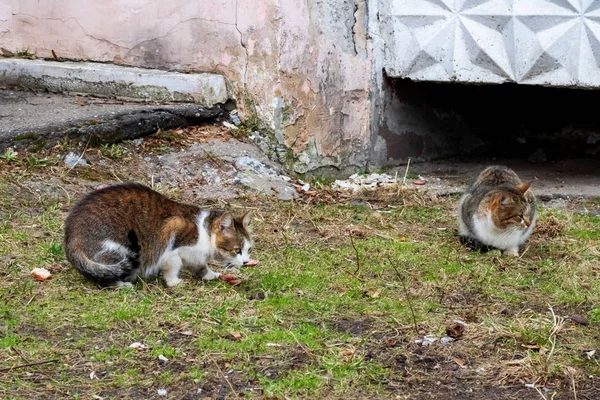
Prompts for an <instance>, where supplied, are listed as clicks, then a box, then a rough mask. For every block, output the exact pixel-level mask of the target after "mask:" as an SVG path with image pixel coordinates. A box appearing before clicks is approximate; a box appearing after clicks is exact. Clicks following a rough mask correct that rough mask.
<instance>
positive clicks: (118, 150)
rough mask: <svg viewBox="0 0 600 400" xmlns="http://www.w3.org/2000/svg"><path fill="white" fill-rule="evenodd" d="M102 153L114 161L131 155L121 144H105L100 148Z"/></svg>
mask: <svg viewBox="0 0 600 400" xmlns="http://www.w3.org/2000/svg"><path fill="white" fill-rule="evenodd" d="M100 152H101V153H102V155H103V156H106V157H109V158H112V159H113V160H118V159H121V158H123V157H125V156H127V155H128V154H129V150H127V148H126V147H125V146H123V145H120V144H116V143H113V144H103V145H101V146H100Z"/></svg>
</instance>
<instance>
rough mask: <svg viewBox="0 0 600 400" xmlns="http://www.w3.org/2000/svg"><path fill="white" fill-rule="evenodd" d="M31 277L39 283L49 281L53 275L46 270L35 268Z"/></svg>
mask: <svg viewBox="0 0 600 400" xmlns="http://www.w3.org/2000/svg"><path fill="white" fill-rule="evenodd" d="M31 275H32V276H33V278H34V279H35V280H37V281H47V280H48V279H50V278H52V274H51V273H50V271H48V270H47V269H46V268H34V269H33V270H32V271H31Z"/></svg>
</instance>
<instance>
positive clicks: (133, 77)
mask: <svg viewBox="0 0 600 400" xmlns="http://www.w3.org/2000/svg"><path fill="white" fill-rule="evenodd" d="M0 86H8V87H11V86H18V87H24V88H31V89H46V90H49V91H50V92H59V93H80V94H89V95H94V96H102V97H110V98H126V99H135V100H143V101H151V102H160V103H163V102H186V103H197V104H201V105H203V106H205V107H212V106H213V105H215V104H219V103H225V102H226V101H227V99H228V96H227V86H226V84H225V79H224V78H223V76H221V75H218V74H210V73H199V74H183V73H179V72H169V71H161V70H153V69H143V68H132V67H122V66H117V65H112V64H101V63H92V62H55V61H43V60H25V59H16V58H8V59H0Z"/></svg>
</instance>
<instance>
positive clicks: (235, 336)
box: [229, 331, 242, 340]
mask: <svg viewBox="0 0 600 400" xmlns="http://www.w3.org/2000/svg"><path fill="white" fill-rule="evenodd" d="M229 335H230V336H231V338H232V339H233V340H242V334H241V333H240V332H238V331H231V332H229Z"/></svg>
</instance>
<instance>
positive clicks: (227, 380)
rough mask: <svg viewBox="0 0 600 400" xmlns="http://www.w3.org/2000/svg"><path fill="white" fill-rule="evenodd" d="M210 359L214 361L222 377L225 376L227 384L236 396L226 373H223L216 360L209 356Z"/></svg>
mask: <svg viewBox="0 0 600 400" xmlns="http://www.w3.org/2000/svg"><path fill="white" fill-rule="evenodd" d="M208 358H210V361H212V362H213V364H215V366H216V367H217V369H218V370H219V372H220V373H221V375H223V378H224V379H225V382H227V384H228V385H229V388H230V389H231V393H233V394H235V389H234V388H233V385H232V384H231V382H229V379H227V375H225V372H223V370H222V369H221V367H219V364H217V362H216V361H215V360H214V358H212V357H211V356H208Z"/></svg>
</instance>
